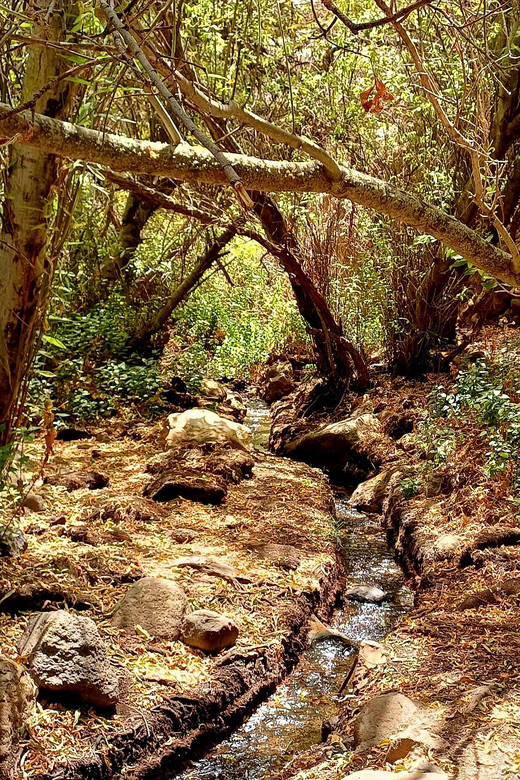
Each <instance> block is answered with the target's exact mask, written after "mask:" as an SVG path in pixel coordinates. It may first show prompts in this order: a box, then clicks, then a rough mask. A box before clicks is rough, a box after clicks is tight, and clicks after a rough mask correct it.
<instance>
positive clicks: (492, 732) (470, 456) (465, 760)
mask: <svg viewBox="0 0 520 780" xmlns="http://www.w3.org/2000/svg"><path fill="white" fill-rule="evenodd" d="M510 341H511V334H510V332H509V331H506V332H500V331H499V332H498V333H497V332H496V330H488V331H487V332H484V336H483V340H482V342H481V343H480V344H478V345H473V349H475V348H477V349H479V350H482V351H483V352H484V353H485V354H486V356H487V357H488V358H489V359H491V360H492V359H493V358H494V357H495V356H496V355H497V354H500V353H501V351H502V350H503V349H504V347H505V348H506V349H507V351H508V354H511V351H512V350H513V347H514V346H515V345H516V349H518V345H517V341H515V343H514V344H511V343H510ZM457 370H458V369H457V367H455V366H453V367H452V376H451V377H449V376H446V375H443V376H434V375H432V376H428V377H426V378H424V380H421V381H412V382H407V381H404V380H397V381H395V380H392V379H390V378H387V379H386V380H383V383H382V384H381V385H380V386H379V387H378V388H377V389H376V390H374V391H372V392H370V393H369V394H368V398H369V400H370V403H371V404H372V406H373V408H374V410H375V411H376V412H381V411H384V412H385V414H384V415H382V416H383V417H384V420H385V423H386V424H388V421H389V420H393V422H394V424H395V421H396V420H399V419H400V418H401V417H403V416H404V415H405V414H406V418H407V419H408V420H409V419H410V415H411V414H412V413H413V415H414V433H413V434H411V437H410V436H408V437H404V438H401V437H402V436H403V434H400V435H399V437H398V438H397V439H396V446H395V450H394V451H393V452H389V453H388V456H387V464H386V465H389V464H392V465H393V464H394V463H395V462H396V460H397V461H398V462H400V463H403V464H405V465H406V466H407V467H409V468H410V469H411V472H408V473H412V474H414V473H415V474H416V475H418V478H419V482H418V484H419V489H418V493H417V494H416V495H413V496H409V497H408V498H405V497H404V495H403V490H402V488H401V485H400V484H394V485H393V488H392V483H391V485H390V488H389V495H388V496H387V500H386V502H385V505H384V508H383V517H382V523H383V527H384V528H385V529H386V532H387V536H388V540H389V543H390V544H391V545H392V546H393V547H394V549H395V551H396V556H397V558H398V560H399V561H400V563H401V565H402V567H403V570H404V572H405V575H406V576H407V578H408V581H409V584H410V585H411V586H412V587H413V588H414V589H415V605H414V608H413V609H412V610H411V611H410V612H409V613H408V614H407V615H406V616H405V617H404V618H403V619H402V621H401V622H400V624H399V625H398V627H397V628H396V629H395V630H394V631H392V632H391V633H390V634H389V635H388V637H387V638H386V640H385V643H384V654H385V658H384V662H383V663H377V664H376V665H370V664H369V665H367V664H363V663H358V664H357V666H356V669H355V671H354V673H353V675H352V679H351V681H350V684H349V686H348V688H347V698H346V699H345V709H344V712H343V714H342V716H341V718H340V721H339V723H338V724H336V725H335V727H334V733H333V734H332V735H331V736H329V738H328V740H327V742H326V743H324V744H323V745H319V746H316V747H315V748H313V749H311V750H310V751H309V752H308V753H306V754H303V755H300V756H296V757H295V758H294V760H293V761H292V762H291V764H290V765H289V766H288V767H287V768H286V769H285V770H284V772H283V773H282V775H280V778H279V780H281V778H283V780H287V779H288V778H293V780H314V779H315V778H319V779H320V780H339V779H340V778H344V777H345V776H346V775H347V774H348V773H349V772H354V771H357V770H360V769H363V768H374V769H386V770H394V771H395V770H398V771H399V770H401V769H410V768H412V767H413V766H414V762H415V761H416V760H417V759H418V758H419V757H420V756H421V751H420V750H419V751H416V752H415V753H414V752H412V753H411V754H410V756H408V757H407V758H405V759H403V760H401V761H399V762H398V763H396V764H393V765H390V764H388V763H387V762H386V754H387V751H388V742H386V743H382V744H381V745H380V746H377V747H375V748H373V749H372V750H369V751H367V752H363V753H356V751H355V750H354V748H353V746H352V745H353V743H352V738H353V720H354V717H355V716H356V715H357V713H358V712H359V711H360V709H361V708H362V706H363V705H364V704H365V703H366V702H367V701H368V700H370V699H371V698H373V697H374V696H377V695H380V694H382V693H386V692H389V691H393V690H397V691H400V692H402V693H403V694H405V695H406V696H408V697H410V698H411V699H413V700H416V701H418V702H420V703H422V704H425V705H428V706H430V707H432V708H433V710H434V711H437V712H440V711H442V713H443V714H442V723H443V726H442V729H441V731H440V734H441V736H442V737H443V738H444V739H445V740H446V743H447V747H446V748H445V749H443V750H437V751H436V750H430V751H428V754H427V756H423V758H427V759H428V760H430V761H431V762H433V763H434V764H435V765H436V766H439V767H441V768H442V769H443V770H444V771H445V772H447V774H448V775H449V776H450V777H453V778H458V779H459V780H475V779H476V778H482V779H484V778H486V780H495V778H496V779H497V780H498V778H501V779H502V780H518V777H520V696H519V688H520V653H519V649H520V636H519V634H518V625H519V623H520V597H519V594H520V546H519V541H518V539H519V534H518V519H517V511H518V508H517V495H516V489H515V488H514V485H513V484H512V480H511V478H510V474H498V475H495V476H494V477H493V476H490V475H489V474H488V472H487V471H486V467H485V464H486V452H487V450H488V446H487V445H486V443H485V441H483V438H482V436H481V429H480V428H479V426H478V425H477V424H476V423H475V421H474V420H473V421H469V420H468V421H464V420H462V421H460V424H459V425H458V429H457V436H456V444H455V447H454V449H453V450H452V451H451V452H450V454H449V455H448V457H447V459H446V461H445V462H443V463H440V464H433V463H432V462H431V460H428V458H427V457H426V458H425V443H426V442H425V430H426V429H425V428H424V427H421V425H420V423H421V420H424V419H425V417H426V410H427V408H428V401H427V397H428V394H429V393H430V391H431V389H432V387H433V386H434V385H436V384H439V383H441V382H442V384H444V386H445V387H449V385H450V384H451V383H452V382H453V380H454V378H455V376H456V374H457ZM386 412H391V416H390V415H387V414H386ZM341 413H342V412H341V410H337V411H336V412H335V415H334V419H338V414H339V415H341ZM343 415H345V410H343ZM385 423H384V424H385ZM437 425H438V426H441V427H442V422H441V421H438V423H437ZM408 427H409V426H408ZM383 467H384V466H383ZM446 535H450V540H451V541H452V542H453V537H454V536H455V537H456V538H457V539H456V541H457V540H458V541H457V543H456V544H455V545H453V546H454V549H453V548H452V545H448V548H443V547H442V543H441V540H442V537H444V538H445V539H446ZM439 545H440V546H439ZM515 575H516V576H515ZM398 776H399V775H397V777H398Z"/></svg>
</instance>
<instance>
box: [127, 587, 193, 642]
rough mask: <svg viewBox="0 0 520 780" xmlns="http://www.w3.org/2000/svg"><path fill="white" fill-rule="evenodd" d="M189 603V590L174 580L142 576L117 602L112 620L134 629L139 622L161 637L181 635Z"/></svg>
mask: <svg viewBox="0 0 520 780" xmlns="http://www.w3.org/2000/svg"><path fill="white" fill-rule="evenodd" d="M187 606H188V599H187V598H186V594H185V593H184V591H183V590H182V588H181V587H180V586H179V585H177V583H176V582H173V580H165V579H161V578H159V577H143V578H142V579H141V580H138V581H137V582H135V583H134V584H133V585H131V586H130V587H129V588H128V590H127V591H126V593H125V595H124V596H123V598H122V599H121V601H120V602H119V603H118V604H117V605H116V607H115V609H114V614H113V615H112V623H113V624H114V626H116V627H117V628H124V629H125V630H126V631H129V632H131V633H134V632H135V626H136V625H139V626H141V628H144V629H145V631H148V633H149V634H151V635H152V636H155V637H157V638H158V639H168V640H172V639H178V638H179V636H180V634H181V628H182V621H183V618H184V615H185V613H186V609H187Z"/></svg>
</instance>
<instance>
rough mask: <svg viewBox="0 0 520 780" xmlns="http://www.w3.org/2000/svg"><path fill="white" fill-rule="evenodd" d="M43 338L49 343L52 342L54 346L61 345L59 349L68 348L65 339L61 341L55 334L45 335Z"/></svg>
mask: <svg viewBox="0 0 520 780" xmlns="http://www.w3.org/2000/svg"><path fill="white" fill-rule="evenodd" d="M43 340H44V341H46V342H47V343H48V344H52V346H53V347H59V349H67V347H66V346H65V344H64V343H63V341H60V340H59V339H55V338H54V336H47V335H45V336H43Z"/></svg>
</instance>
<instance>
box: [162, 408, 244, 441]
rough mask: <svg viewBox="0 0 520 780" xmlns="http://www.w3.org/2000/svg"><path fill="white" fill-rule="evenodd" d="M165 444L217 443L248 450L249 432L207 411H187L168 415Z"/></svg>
mask: <svg viewBox="0 0 520 780" xmlns="http://www.w3.org/2000/svg"><path fill="white" fill-rule="evenodd" d="M168 423H169V426H170V430H169V432H168V435H167V437H166V444H167V445H168V446H170V447H173V446H178V445H180V446H182V445H193V444H205V443H206V442H217V443H219V444H230V445H231V446H232V447H235V448H236V449H239V450H249V449H250V446H251V431H250V430H249V428H246V426H245V425H241V424H240V423H237V422H233V420H227V419H226V418H225V417H220V416H219V415H218V414H215V412H212V411H210V410H209V409H188V410H187V411H186V412H179V413H178V414H170V416H169V417H168Z"/></svg>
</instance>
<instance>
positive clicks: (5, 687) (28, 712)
mask: <svg viewBox="0 0 520 780" xmlns="http://www.w3.org/2000/svg"><path fill="white" fill-rule="evenodd" d="M35 703H36V687H35V685H34V683H33V682H32V680H31V678H30V677H29V675H28V674H27V672H26V670H25V669H24V668H23V666H20V664H17V663H15V662H14V661H11V659H9V658H0V776H1V774H2V767H3V766H4V765H5V763H6V762H7V761H8V759H9V758H10V756H12V753H13V747H14V745H15V744H16V741H17V739H18V737H19V735H20V733H21V732H22V731H23V730H24V728H25V726H26V725H27V724H28V723H29V722H30V720H31V718H32V717H33V715H34V713H35Z"/></svg>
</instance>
